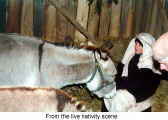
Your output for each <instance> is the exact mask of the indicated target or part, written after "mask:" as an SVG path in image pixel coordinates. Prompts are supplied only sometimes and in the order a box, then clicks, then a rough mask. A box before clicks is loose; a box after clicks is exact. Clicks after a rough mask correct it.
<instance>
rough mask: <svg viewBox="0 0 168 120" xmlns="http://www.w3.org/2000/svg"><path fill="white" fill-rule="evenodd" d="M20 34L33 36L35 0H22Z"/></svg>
mask: <svg viewBox="0 0 168 120" xmlns="http://www.w3.org/2000/svg"><path fill="white" fill-rule="evenodd" d="M20 33H21V34H22V35H28V36H33V0H22V11H21V30H20Z"/></svg>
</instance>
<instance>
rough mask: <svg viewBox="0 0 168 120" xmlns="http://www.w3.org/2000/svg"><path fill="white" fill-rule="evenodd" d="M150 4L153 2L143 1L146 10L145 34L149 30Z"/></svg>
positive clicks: (151, 0)
mask: <svg viewBox="0 0 168 120" xmlns="http://www.w3.org/2000/svg"><path fill="white" fill-rule="evenodd" d="M152 3H153V0H146V1H145V4H146V6H147V9H146V15H145V17H146V20H145V28H144V29H145V32H149V28H150V24H151V16H152V13H153V11H152Z"/></svg>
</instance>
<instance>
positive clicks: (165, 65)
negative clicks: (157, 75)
mask: <svg viewBox="0 0 168 120" xmlns="http://www.w3.org/2000/svg"><path fill="white" fill-rule="evenodd" d="M160 69H161V70H166V71H168V65H167V64H164V63H160Z"/></svg>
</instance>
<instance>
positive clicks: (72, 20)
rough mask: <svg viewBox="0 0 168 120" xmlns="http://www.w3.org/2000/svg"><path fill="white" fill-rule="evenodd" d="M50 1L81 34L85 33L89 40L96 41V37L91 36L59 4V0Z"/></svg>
mask: <svg viewBox="0 0 168 120" xmlns="http://www.w3.org/2000/svg"><path fill="white" fill-rule="evenodd" d="M48 2H49V3H50V4H51V5H53V6H54V7H55V8H56V9H57V10H58V11H59V12H60V13H61V14H62V15H63V16H64V17H65V18H66V19H67V20H68V21H69V22H70V23H71V24H72V25H73V26H74V27H75V28H76V29H77V30H78V31H79V32H80V33H81V34H83V35H84V36H85V37H86V38H87V39H88V40H90V41H94V37H93V36H91V35H90V34H89V33H88V32H87V31H86V30H85V29H84V28H83V27H82V25H80V24H79V23H78V22H77V21H76V20H75V19H74V18H73V17H71V16H70V15H69V14H68V13H67V11H66V9H64V8H61V7H60V6H59V2H58V1H57V0H48Z"/></svg>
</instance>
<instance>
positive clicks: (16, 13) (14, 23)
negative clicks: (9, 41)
mask: <svg viewBox="0 0 168 120" xmlns="http://www.w3.org/2000/svg"><path fill="white" fill-rule="evenodd" d="M20 12H21V0H8V18H7V28H6V29H7V30H6V31H7V32H8V33H20Z"/></svg>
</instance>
